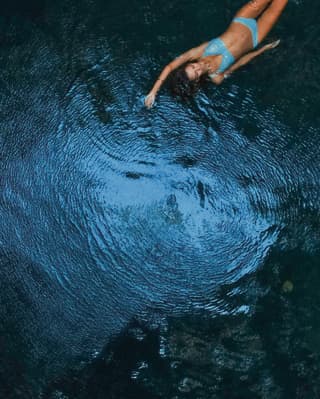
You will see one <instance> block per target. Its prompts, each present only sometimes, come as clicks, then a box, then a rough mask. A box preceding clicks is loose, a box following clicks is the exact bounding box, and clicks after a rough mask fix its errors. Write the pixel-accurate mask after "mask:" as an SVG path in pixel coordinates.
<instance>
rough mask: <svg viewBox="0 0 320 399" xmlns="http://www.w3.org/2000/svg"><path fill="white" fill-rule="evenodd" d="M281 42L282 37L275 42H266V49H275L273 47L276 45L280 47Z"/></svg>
mask: <svg viewBox="0 0 320 399" xmlns="http://www.w3.org/2000/svg"><path fill="white" fill-rule="evenodd" d="M279 44H280V39H278V40H275V41H274V42H272V43H268V44H266V46H265V47H266V49H268V50H271V49H273V48H276V47H278V46H279Z"/></svg>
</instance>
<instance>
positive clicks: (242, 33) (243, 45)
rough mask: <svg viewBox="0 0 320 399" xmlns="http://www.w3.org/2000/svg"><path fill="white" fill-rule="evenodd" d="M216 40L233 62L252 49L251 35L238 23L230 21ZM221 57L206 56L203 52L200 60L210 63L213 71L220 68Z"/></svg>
mask: <svg viewBox="0 0 320 399" xmlns="http://www.w3.org/2000/svg"><path fill="white" fill-rule="evenodd" d="M218 39H220V40H222V41H223V43H224V45H225V47H226V48H227V50H228V51H229V52H230V53H231V55H232V56H233V58H234V61H236V60H237V59H239V58H240V57H241V56H243V55H244V54H246V53H247V52H248V51H250V50H252V49H253V41H252V34H251V32H250V30H249V29H248V28H247V27H246V26H244V25H243V24H240V23H235V22H233V21H232V23H231V24H230V25H229V27H228V29H227V30H226V31H225V32H224V33H223V34H222V35H220V36H219V37H218ZM222 57H223V55H206V54H205V51H204V53H203V55H202V58H205V59H206V61H207V62H208V63H210V66H211V69H212V70H213V71H215V70H217V69H218V68H219V67H220V65H221V62H222Z"/></svg>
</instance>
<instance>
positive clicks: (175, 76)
mask: <svg viewBox="0 0 320 399" xmlns="http://www.w3.org/2000/svg"><path fill="white" fill-rule="evenodd" d="M188 64H189V63H188V62H187V63H185V64H183V65H181V67H179V68H178V69H176V70H175V71H173V72H172V73H171V75H170V81H169V85H170V90H171V93H172V94H173V95H174V96H175V97H179V98H181V99H182V100H188V99H190V98H192V97H193V96H194V95H195V94H196V93H197V92H198V90H199V89H200V87H201V86H202V85H203V83H204V82H205V81H206V80H207V76H203V75H202V76H201V77H200V79H197V80H190V79H189V78H188V75H187V73H186V70H185V68H186V66H187V65H188Z"/></svg>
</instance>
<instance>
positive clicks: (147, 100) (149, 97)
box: [144, 94, 155, 108]
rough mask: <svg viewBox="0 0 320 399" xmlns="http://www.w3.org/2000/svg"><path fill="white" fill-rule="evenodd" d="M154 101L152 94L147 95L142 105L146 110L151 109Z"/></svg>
mask: <svg viewBox="0 0 320 399" xmlns="http://www.w3.org/2000/svg"><path fill="white" fill-rule="evenodd" d="M154 100H155V95H154V94H148V95H147V96H146V98H145V100H144V104H145V106H146V107H147V108H151V107H152V106H153V104H154Z"/></svg>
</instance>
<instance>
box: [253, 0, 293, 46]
mask: <svg viewBox="0 0 320 399" xmlns="http://www.w3.org/2000/svg"><path fill="white" fill-rule="evenodd" d="M287 3H288V0H273V1H272V3H271V4H270V6H269V7H268V8H267V9H266V10H265V11H264V13H263V14H262V15H261V17H260V18H259V19H258V21H257V24H258V42H259V43H260V42H262V40H263V39H264V38H265V37H266V36H267V34H268V33H269V32H270V30H271V29H272V27H273V25H274V24H275V23H276V22H277V21H278V19H279V17H280V15H281V13H282V11H283V10H284V8H285V6H286V5H287Z"/></svg>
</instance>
